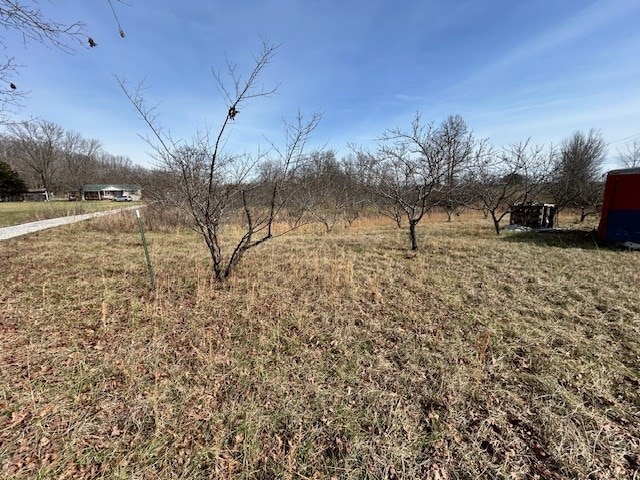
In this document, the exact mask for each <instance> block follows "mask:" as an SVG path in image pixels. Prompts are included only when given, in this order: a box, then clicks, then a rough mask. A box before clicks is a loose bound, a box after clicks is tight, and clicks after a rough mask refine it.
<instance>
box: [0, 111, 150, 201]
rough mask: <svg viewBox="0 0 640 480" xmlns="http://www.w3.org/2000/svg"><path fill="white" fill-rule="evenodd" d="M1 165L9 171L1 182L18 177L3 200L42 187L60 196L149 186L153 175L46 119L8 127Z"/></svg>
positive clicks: (0, 146)
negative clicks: (94, 186)
mask: <svg viewBox="0 0 640 480" xmlns="http://www.w3.org/2000/svg"><path fill="white" fill-rule="evenodd" d="M0 162H1V163H2V164H3V170H2V171H3V172H6V173H5V174H3V178H6V179H8V178H9V175H11V178H13V179H14V183H12V184H11V185H13V188H9V185H10V184H9V183H7V187H5V188H4V190H3V192H0V197H11V196H14V195H16V194H19V193H22V192H24V191H25V189H26V188H43V189H46V190H47V191H49V192H55V193H56V194H57V195H58V196H60V195H66V194H71V193H78V192H81V190H82V186H83V185H86V184H90V183H113V182H117V183H135V184H142V185H149V183H150V181H151V177H152V173H151V171H150V170H149V169H146V168H144V167H141V166H139V165H136V164H134V163H133V162H132V161H131V159H130V158H129V157H126V156H122V155H113V154H111V153H109V152H106V151H105V150H104V149H103V148H102V145H101V144H100V142H99V141H98V140H96V139H88V138H85V137H83V136H82V135H81V134H80V133H78V132H74V131H70V130H65V129H64V128H63V127H61V126H60V125H57V124H56V123H53V122H50V121H46V120H33V121H29V122H22V123H16V124H12V125H9V126H8V127H7V129H6V132H5V133H3V134H0ZM9 172H10V173H9ZM7 182H8V180H7ZM15 182H18V183H15ZM20 182H21V183H20Z"/></svg>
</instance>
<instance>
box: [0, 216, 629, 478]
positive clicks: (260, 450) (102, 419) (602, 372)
mask: <svg viewBox="0 0 640 480" xmlns="http://www.w3.org/2000/svg"><path fill="white" fill-rule="evenodd" d="M144 213H145V214H146V213H147V212H144ZM130 217H131V216H119V215H117V216H114V217H109V218H104V219H99V220H95V221H90V222H85V223H82V224H76V225H71V226H66V227H62V228H59V229H53V230H48V231H46V232H42V233H38V234H34V235H29V236H26V237H20V238H16V239H13V240H10V241H6V242H3V243H2V244H0V260H1V262H2V266H3V282H2V284H1V286H0V305H1V308H0V344H1V345H2V348H0V477H3V478H69V479H71V478H73V479H76V478H99V477H104V478H122V479H125V478H127V479H128V478H139V479H147V478H148V479H155V478H163V479H164V478H166V479H169V478H220V479H225V478H247V479H248V478H264V479H267V478H291V479H299V478H308V479H325V478H326V479H334V478H336V479H342V478H346V479H363V478H371V479H457V478H465V479H466V478H469V479H475V478H522V479H534V478H539V479H576V478H580V479H588V478H594V479H621V478H636V477H634V475H636V476H637V475H638V471H639V469H640V388H639V387H640V300H639V297H638V278H639V277H638V272H640V254H638V253H637V252H628V251H622V250H606V249H602V248H598V247H596V246H595V244H594V243H593V241H592V240H591V239H590V238H589V237H588V236H586V235H580V234H574V235H567V234H564V235H560V234H538V235H535V234H516V233H505V234H503V235H501V236H500V237H498V236H496V235H495V234H494V233H492V227H491V225H490V222H488V221H486V220H484V219H481V218H475V217H462V218H460V219H455V220H454V221H453V222H450V223H447V222H445V221H444V220H443V219H440V218H430V219H427V220H426V221H425V222H424V224H422V225H421V226H420V228H419V240H420V242H421V247H420V250H419V252H418V253H417V254H412V253H410V252H409V250H408V248H407V247H408V239H407V235H406V233H405V232H404V231H400V230H398V229H396V228H394V227H393V226H391V225H389V224H388V223H386V222H384V221H381V220H380V221H378V220H362V221H360V222H359V223H357V224H354V226H353V227H352V228H351V229H346V228H344V229H342V230H336V231H335V232H334V233H332V234H329V235H324V234H321V233H320V232H321V230H320V229H317V231H316V230H314V229H313V228H309V229H308V230H306V231H302V230H300V231H298V232H297V233H295V234H293V235H290V236H287V237H283V238H280V239H276V240H274V241H273V242H271V243H267V244H265V245H263V246H261V247H259V248H257V249H254V250H252V251H251V252H250V253H249V254H248V255H247V256H246V257H245V259H244V261H243V263H241V264H240V266H239V268H238V270H237V271H236V273H235V276H234V277H233V278H232V279H231V281H230V282H229V284H228V285H225V286H224V287H219V286H211V285H210V283H209V281H208V278H209V266H208V263H207V253H206V251H205V249H204V248H203V244H202V241H201V240H200V239H199V237H197V236H196V235H195V234H193V233H190V232H188V231H186V230H177V229H162V228H157V227H156V226H155V225H154V223H153V221H152V219H150V218H149V219H147V225H148V226H149V227H150V228H149V232H148V240H149V242H150V253H151V256H152V258H153V260H154V264H155V269H156V274H157V278H158V288H157V290H156V291H155V292H150V291H149V288H148V278H147V272H146V268H145V264H144V255H143V252H142V247H141V243H140V239H139V235H138V234H137V230H136V225H135V223H134V222H133V220H132V219H131V218H130ZM114 232H121V233H117V234H116V233H114ZM70 239H75V240H76V241H69V240H70ZM107 240H108V241H107ZM52 252H55V253H54V254H52Z"/></svg>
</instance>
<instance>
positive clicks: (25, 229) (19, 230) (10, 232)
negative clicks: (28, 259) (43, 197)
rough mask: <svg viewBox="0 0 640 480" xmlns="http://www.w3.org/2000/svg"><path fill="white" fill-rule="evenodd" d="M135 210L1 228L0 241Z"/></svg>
mask: <svg viewBox="0 0 640 480" xmlns="http://www.w3.org/2000/svg"><path fill="white" fill-rule="evenodd" d="M136 208H140V206H136V207H127V208H119V209H117V210H105V211H103V212H94V213H85V214H83V215H70V216H68V217H59V218H50V219H48V220H40V221H37V222H29V223H23V224H22V225H14V226H12V227H3V228H0V241H2V240H8V239H10V238H13V237H19V236H21V235H27V234H28V233H33V232H39V231H40V230H46V229H47V228H53V227H59V226H61V225H67V224H69V223H76V222H81V221H83V220H89V219H91V218H98V217H104V216H105V215H113V214H114V213H119V212H124V211H126V210H135V209H136Z"/></svg>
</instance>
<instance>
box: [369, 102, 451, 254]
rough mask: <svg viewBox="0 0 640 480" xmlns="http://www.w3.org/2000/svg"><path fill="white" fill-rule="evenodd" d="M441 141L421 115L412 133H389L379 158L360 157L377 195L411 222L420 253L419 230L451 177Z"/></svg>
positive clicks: (412, 239) (411, 233)
mask: <svg viewBox="0 0 640 480" xmlns="http://www.w3.org/2000/svg"><path fill="white" fill-rule="evenodd" d="M437 140H438V139H437V132H436V130H435V129H434V128H433V125H431V124H430V125H427V126H424V125H422V123H421V118H420V114H419V113H417V114H416V116H415V117H414V119H413V121H412V123H411V127H410V129H409V130H408V131H404V130H401V129H393V130H389V131H387V132H386V133H385V134H384V135H383V136H382V137H381V138H380V140H379V142H378V148H377V151H376V153H375V154H363V153H362V152H361V153H360V158H361V159H362V161H363V162H365V167H366V168H367V170H368V171H369V172H370V175H371V177H372V178H371V183H370V185H371V187H372V188H373V190H374V192H375V193H376V195H377V196H379V197H380V198H381V199H382V200H383V201H384V202H385V203H386V206H387V207H390V208H391V210H392V211H393V212H395V213H399V212H402V214H403V215H404V217H405V218H406V219H407V221H408V223H409V240H410V242H411V249H412V250H417V249H418V239H417V235H416V227H417V226H418V224H419V223H420V221H421V220H422V219H423V218H424V216H425V214H426V213H427V212H428V211H429V210H430V209H431V208H432V207H433V205H434V204H435V202H436V201H437V196H438V194H439V193H440V192H441V191H442V189H443V181H444V180H445V178H446V175H447V166H446V164H445V160H444V156H443V154H442V153H443V152H442V150H441V149H440V146H439V145H438V142H437ZM389 215H390V216H391V214H389Z"/></svg>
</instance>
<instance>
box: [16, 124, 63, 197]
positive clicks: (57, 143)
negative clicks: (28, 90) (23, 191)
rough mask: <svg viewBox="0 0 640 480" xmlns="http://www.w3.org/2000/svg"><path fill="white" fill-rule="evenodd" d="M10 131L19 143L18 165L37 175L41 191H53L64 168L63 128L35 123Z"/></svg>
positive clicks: (17, 125) (17, 126) (18, 125)
mask: <svg viewBox="0 0 640 480" xmlns="http://www.w3.org/2000/svg"><path fill="white" fill-rule="evenodd" d="M8 129H9V132H10V133H11V134H13V136H14V137H15V140H16V146H17V147H18V148H17V150H16V153H17V155H18V161H20V162H22V164H23V165H24V166H25V167H26V168H28V169H30V170H31V171H32V172H33V173H34V174H35V176H36V178H37V182H38V185H37V186H38V187H41V188H44V189H46V190H47V191H52V190H53V188H54V179H55V174H56V172H57V170H58V169H59V168H60V152H61V151H62V141H63V138H64V130H63V129H62V127H60V126H59V125H57V124H55V123H53V122H48V121H46V120H34V121H31V122H24V123H18V124H13V125H9V127H8Z"/></svg>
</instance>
